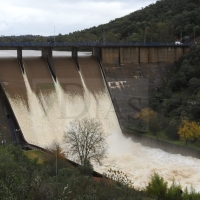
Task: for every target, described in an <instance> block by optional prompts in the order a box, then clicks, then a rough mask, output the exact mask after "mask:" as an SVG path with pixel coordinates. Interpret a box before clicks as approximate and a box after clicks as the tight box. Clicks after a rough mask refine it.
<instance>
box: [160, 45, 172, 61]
mask: <svg viewBox="0 0 200 200" xmlns="http://www.w3.org/2000/svg"><path fill="white" fill-rule="evenodd" d="M174 61H175V48H174V47H158V62H174Z"/></svg>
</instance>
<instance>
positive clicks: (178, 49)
mask: <svg viewBox="0 0 200 200" xmlns="http://www.w3.org/2000/svg"><path fill="white" fill-rule="evenodd" d="M183 53H184V50H183V47H176V49H175V61H178V60H179V58H180V57H181V56H182V55H183Z"/></svg>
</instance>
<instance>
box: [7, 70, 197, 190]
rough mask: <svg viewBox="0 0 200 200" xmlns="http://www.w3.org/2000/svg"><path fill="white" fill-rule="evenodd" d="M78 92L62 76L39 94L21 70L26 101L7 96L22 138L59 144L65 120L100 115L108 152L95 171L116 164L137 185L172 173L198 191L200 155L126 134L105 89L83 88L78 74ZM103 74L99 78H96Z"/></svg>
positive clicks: (145, 183)
mask: <svg viewBox="0 0 200 200" xmlns="http://www.w3.org/2000/svg"><path fill="white" fill-rule="evenodd" d="M79 77H80V80H81V84H82V87H83V95H78V94H77V93H73V90H74V89H73V87H72V86H68V85H66V86H65V89H63V87H62V81H61V79H60V80H59V79H58V82H57V83H55V82H54V83H53V87H52V88H53V89H52V90H51V92H48V93H45V92H44V91H43V89H42V88H41V90H40V91H39V93H38V94H36V93H35V91H33V89H32V88H31V86H30V82H29V81H28V79H27V76H26V75H23V80H24V83H25V87H26V92H27V97H28V105H29V107H27V106H26V105H25V104H26V103H25V102H24V101H23V100H22V99H21V98H17V96H16V98H15V99H14V98H11V97H9V93H7V96H8V98H9V101H10V103H11V106H12V108H13V110H14V113H15V115H16V117H17V119H18V122H19V124H20V127H21V129H22V132H23V134H24V136H25V139H26V140H27V141H28V142H29V143H33V144H36V145H38V146H41V147H44V148H46V147H47V146H49V145H50V144H51V143H52V142H53V141H54V140H57V141H58V142H60V143H62V141H63V134H64V132H65V131H66V128H67V126H68V125H69V122H70V121H72V120H74V119H79V118H82V117H88V118H97V119H99V120H100V121H101V122H102V124H103V128H104V130H105V133H106V134H108V138H107V141H108V145H109V149H108V155H107V158H105V159H104V160H103V161H102V165H101V166H100V165H98V164H95V163H94V167H95V170H96V171H99V172H106V171H107V170H108V169H109V168H110V167H112V166H115V167H118V168H119V169H121V170H122V171H123V172H124V173H125V174H127V175H128V177H129V178H130V179H131V180H132V182H133V183H134V186H135V187H137V188H143V187H145V186H146V185H147V183H148V181H149V177H150V175H152V173H153V172H158V173H159V174H160V175H161V176H163V177H164V178H165V179H166V180H167V181H169V182H171V181H172V180H173V178H175V180H176V181H177V182H180V184H181V185H182V186H183V187H185V186H187V187H188V188H189V187H190V186H191V184H192V185H193V186H194V188H195V189H196V190H197V191H200V185H199V181H200V160H198V159H195V158H190V157H183V156H181V155H173V154H169V153H166V152H164V151H162V150H160V149H153V148H147V147H144V146H142V145H141V144H140V143H135V142H134V141H132V140H131V139H130V138H129V139H128V138H125V137H124V136H123V135H122V133H121V131H120V127H119V124H118V121H117V117H116V114H115V111H114V108H113V105H112V102H111V99H110V97H109V94H108V92H107V90H106V88H105V89H104V90H103V91H97V92H96V93H95V94H92V92H91V91H90V90H89V89H88V88H87V84H86V82H85V79H84V77H83V76H82V73H80V74H79ZM101 79H102V78H101Z"/></svg>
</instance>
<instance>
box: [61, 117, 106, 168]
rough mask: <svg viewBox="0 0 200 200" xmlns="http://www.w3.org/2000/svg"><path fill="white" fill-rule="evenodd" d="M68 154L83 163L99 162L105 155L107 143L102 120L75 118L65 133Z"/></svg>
mask: <svg viewBox="0 0 200 200" xmlns="http://www.w3.org/2000/svg"><path fill="white" fill-rule="evenodd" d="M64 141H65V143H66V147H67V149H68V151H67V152H68V154H71V155H72V156H73V157H75V158H77V159H78V161H79V162H80V163H81V165H84V166H85V165H87V163H88V161H91V160H94V161H96V162H98V163H100V161H101V160H102V159H103V158H104V157H105V155H106V150H107V144H106V138H105V134H104V131H103V128H102V124H101V122H99V121H97V120H95V119H86V118H84V119H82V120H74V121H72V122H71V123H70V126H69V128H68V131H67V132H66V133H65V135H64Z"/></svg>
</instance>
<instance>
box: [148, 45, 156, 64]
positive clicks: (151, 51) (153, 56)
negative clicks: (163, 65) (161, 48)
mask: <svg viewBox="0 0 200 200" xmlns="http://www.w3.org/2000/svg"><path fill="white" fill-rule="evenodd" d="M149 62H158V48H156V47H150V48H149Z"/></svg>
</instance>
